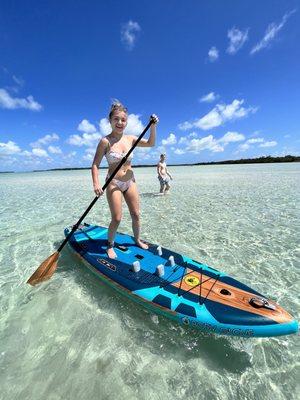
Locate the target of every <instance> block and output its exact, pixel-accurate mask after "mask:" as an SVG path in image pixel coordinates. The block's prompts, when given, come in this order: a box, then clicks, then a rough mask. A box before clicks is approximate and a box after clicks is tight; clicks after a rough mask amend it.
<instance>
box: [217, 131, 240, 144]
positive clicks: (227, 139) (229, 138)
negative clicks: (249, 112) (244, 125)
mask: <svg viewBox="0 0 300 400" xmlns="http://www.w3.org/2000/svg"><path fill="white" fill-rule="evenodd" d="M242 140H245V136H244V135H243V134H242V133H238V132H227V133H226V134H225V135H224V136H223V137H221V138H220V139H219V140H218V142H219V143H224V144H228V143H231V142H241V141H242Z"/></svg>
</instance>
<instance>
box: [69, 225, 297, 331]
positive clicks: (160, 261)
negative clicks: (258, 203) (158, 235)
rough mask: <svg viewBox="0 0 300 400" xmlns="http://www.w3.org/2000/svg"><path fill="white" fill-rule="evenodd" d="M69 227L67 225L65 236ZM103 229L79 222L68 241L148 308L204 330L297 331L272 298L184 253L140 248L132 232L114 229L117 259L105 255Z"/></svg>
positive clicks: (116, 285) (93, 267)
mask: <svg viewBox="0 0 300 400" xmlns="http://www.w3.org/2000/svg"><path fill="white" fill-rule="evenodd" d="M71 229H72V227H70V228H66V229H65V235H66V236H67V235H68V233H69V232H70V231H71ZM107 232H108V230H107V228H106V227H102V226H97V225H89V224H84V225H81V226H80V227H79V228H78V229H77V230H76V231H75V233H74V234H73V235H72V236H71V238H70V239H69V245H70V247H71V249H72V250H73V251H74V252H75V253H76V254H77V255H78V256H79V257H80V258H81V259H82V260H83V261H84V263H85V265H86V266H87V267H88V268H89V269H90V270H91V271H92V272H94V273H95V274H96V275H97V276H98V277H99V278H100V279H101V280H102V281H104V282H106V283H107V284H108V285H110V286H112V287H114V288H115V289H116V290H118V291H119V292H121V293H122V294H124V295H126V296H127V297H130V298H131V299H132V300H134V301H136V302H138V303H141V304H142V305H143V306H145V307H146V308H148V309H150V310H151V311H152V312H155V313H158V314H161V315H164V316H166V317H168V318H171V319H172V320H175V321H177V322H179V323H181V324H184V325H189V326H192V327H195V328H199V329H200V330H202V331H206V332H215V333H218V334H227V335H233V336H244V337H268V336H280V335H287V334H291V333H296V332H297V331H298V323H297V321H296V320H295V319H294V318H293V317H292V316H291V315H290V314H289V313H288V312H287V311H285V310H284V309H283V308H282V307H280V306H279V305H278V304H276V303H275V302H274V301H272V300H270V299H268V298H267V297H265V296H264V295H262V294H260V293H258V292H257V291H255V290H254V289H252V288H250V287H248V286H246V285H244V284H243V283H241V282H239V281H238V280H236V279H234V278H232V277H230V276H228V275H227V274H225V273H223V272H220V271H217V270H216V269H214V268H212V267H210V266H208V265H205V264H203V263H201V262H198V261H195V260H193V259H191V258H189V257H186V256H184V255H181V254H178V253H176V252H173V251H171V250H168V249H165V248H158V246H157V245H153V244H151V243H148V245H149V249H148V250H144V249H142V248H140V247H138V246H136V244H135V241H134V239H133V237H132V236H129V235H126V234H123V233H117V234H116V237H115V247H114V250H115V252H116V254H117V258H115V259H111V258H109V257H108V255H107V252H106V250H107ZM137 262H138V263H137ZM158 266H159V268H158V270H159V271H160V272H159V271H158V270H157V267H158ZM138 269H139V270H138Z"/></svg>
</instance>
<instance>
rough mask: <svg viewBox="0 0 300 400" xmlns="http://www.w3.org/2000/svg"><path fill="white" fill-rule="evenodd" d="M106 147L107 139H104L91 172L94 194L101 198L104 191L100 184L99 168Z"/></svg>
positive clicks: (99, 145) (98, 148)
mask: <svg viewBox="0 0 300 400" xmlns="http://www.w3.org/2000/svg"><path fill="white" fill-rule="evenodd" d="M106 147H107V140H106V139H105V138H102V139H101V140H100V142H99V144H98V146H97V150H96V153H95V157H94V160H93V163H92V169H91V172H92V180H93V187H94V192H95V194H96V196H101V195H102V194H103V190H102V188H101V186H100V182H99V166H100V163H101V161H102V158H103V156H104V154H105V151H106Z"/></svg>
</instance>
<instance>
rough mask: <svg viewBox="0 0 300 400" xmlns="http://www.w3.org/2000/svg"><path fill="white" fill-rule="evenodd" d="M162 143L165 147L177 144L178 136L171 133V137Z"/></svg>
mask: <svg viewBox="0 0 300 400" xmlns="http://www.w3.org/2000/svg"><path fill="white" fill-rule="evenodd" d="M161 143H162V145H163V146H168V145H172V144H176V143H177V139H176V136H175V135H174V133H170V135H169V136H168V137H167V139H163V140H162V141H161Z"/></svg>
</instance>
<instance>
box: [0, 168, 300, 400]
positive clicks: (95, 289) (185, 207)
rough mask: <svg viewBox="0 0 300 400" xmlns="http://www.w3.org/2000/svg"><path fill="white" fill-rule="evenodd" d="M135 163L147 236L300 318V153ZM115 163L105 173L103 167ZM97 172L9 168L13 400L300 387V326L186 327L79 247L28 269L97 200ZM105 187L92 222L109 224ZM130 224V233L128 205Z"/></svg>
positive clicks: (2, 298)
mask: <svg viewBox="0 0 300 400" xmlns="http://www.w3.org/2000/svg"><path fill="white" fill-rule="evenodd" d="M170 171H171V173H172V175H173V176H174V181H173V182H172V189H171V193H170V194H169V195H168V196H163V197H161V196H156V195H155V194H156V193H157V191H158V186H159V185H158V180H157V178H156V173H155V169H154V168H153V169H152V168H138V169H136V171H135V174H136V178H137V182H138V185H139V190H140V193H141V209H142V224H143V235H142V236H143V238H144V239H146V240H149V241H151V242H154V243H160V244H161V245H163V246H164V247H167V248H170V249H173V250H175V251H177V252H180V253H183V254H187V255H189V256H191V257H192V258H194V259H197V260H199V261H202V262H204V263H206V264H209V265H211V266H212V267H214V268H217V269H220V270H223V271H225V272H227V273H228V274H231V275H233V276H234V277H236V278H237V279H239V280H241V281H242V282H244V283H246V284H248V285H250V286H252V287H253V288H254V289H256V290H258V291H259V292H262V293H265V294H267V295H269V296H270V297H271V298H273V299H275V300H276V301H278V302H279V303H280V304H281V305H282V306H283V307H284V308H286V309H287V310H288V311H289V312H291V313H292V314H293V315H294V316H295V317H297V318H298V319H299V313H298V312H299V295H298V292H299V264H300V248H299V236H300V235H299V232H300V230H299V204H300V198H299V197H300V195H299V194H300V164H296V163H295V164H268V165H233V166H230V165H228V166H200V167H171V168H170ZM103 174H104V171H101V175H102V177H103ZM93 197H94V196H93V192H92V186H91V179H90V173H89V171H66V172H60V171H58V172H42V173H24V174H8V175H6V174H2V175H1V174H0V217H1V226H0V237H1V242H0V263H1V269H0V271H1V272H0V285H1V290H0V308H1V316H0V343H1V349H0V371H1V373H0V388H1V390H0V398H1V399H2V398H3V399H9V400H11V399H31V400H35V399H39V400H41V399H47V400H48V399H50V400H52V399H53V400H56V399H72V400H77V399H89V400H93V399H122V400H124V399H147V400H148V399H164V400H166V399H172V400H173V399H182V398H185V399H207V400H210V399H222V400H226V399H264V400H265V399H269V398H272V399H276V400H277V399H278V400H279V399H296V392H297V390H298V392H299V387H298V388H297V381H299V369H300V368H299V365H300V363H299V356H298V354H299V336H297V335H294V336H287V337H281V338H270V339H240V338H228V337H221V336H214V335H211V336H209V335H205V334H203V333H201V332H199V331H194V330H191V329H189V328H183V327H180V326H177V325H174V324H173V323H172V322H170V321H168V320H166V319H164V318H162V317H157V316H156V315H152V314H150V313H149V312H147V311H145V310H143V309H142V308H140V307H139V306H138V305H136V304H133V303H131V302H130V300H127V299H125V298H123V297H121V296H120V295H118V294H116V293H115V292H114V291H112V289H110V288H108V287H106V286H104V285H103V284H101V283H99V281H98V280H97V279H96V278H95V277H94V276H93V275H91V274H90V273H89V272H88V271H86V270H85V269H84V267H83V266H82V265H81V264H80V262H79V261H78V259H77V258H75V257H74V256H73V255H72V254H71V252H70V250H68V249H67V248H66V249H65V250H64V251H63V252H62V255H61V257H60V261H59V268H58V271H57V273H56V274H55V275H54V276H53V278H52V279H51V280H50V281H48V282H46V283H44V284H42V285H40V286H38V287H35V288H32V287H29V286H28V285H26V284H25V282H26V279H27V278H28V277H29V276H30V275H31V274H32V273H33V272H34V270H35V269H36V268H37V267H38V265H39V264H40V263H41V262H42V261H43V260H44V259H45V258H46V257H48V256H49V255H50V254H51V253H53V251H55V249H56V248H57V247H58V245H59V244H60V243H61V241H62V239H63V228H64V227H65V226H67V225H70V224H73V223H75V222H76V221H77V220H78V218H79V217H80V216H81V214H82V213H83V212H84V210H85V209H86V208H87V206H88V205H89V203H90V202H91V200H92V199H93ZM109 221H110V218H109V211H108V206H107V203H106V200H105V198H103V199H100V200H99V201H98V203H97V204H96V205H95V207H94V209H93V210H92V211H91V212H90V214H89V215H88V216H87V218H86V222H90V223H99V224H101V225H107V224H108V223H109ZM120 231H123V232H127V233H130V232H131V221H130V217H129V213H128V210H127V209H126V208H125V206H124V215H123V221H122V223H121V225H120Z"/></svg>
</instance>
